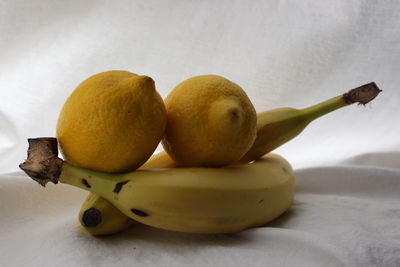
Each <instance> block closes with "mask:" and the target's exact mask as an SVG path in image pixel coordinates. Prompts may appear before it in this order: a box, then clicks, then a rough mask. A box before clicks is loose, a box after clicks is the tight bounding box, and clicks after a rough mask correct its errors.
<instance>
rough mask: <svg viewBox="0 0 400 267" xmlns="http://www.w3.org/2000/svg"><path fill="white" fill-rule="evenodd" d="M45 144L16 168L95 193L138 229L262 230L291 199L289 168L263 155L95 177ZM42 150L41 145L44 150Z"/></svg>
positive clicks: (36, 145)
mask: <svg viewBox="0 0 400 267" xmlns="http://www.w3.org/2000/svg"><path fill="white" fill-rule="evenodd" d="M48 141H49V140H48V139H29V143H30V148H29V150H28V159H27V161H26V162H25V163H23V164H21V166H20V167H21V168H22V169H23V170H25V172H26V173H27V174H28V175H30V176H31V177H32V178H33V179H34V180H36V181H37V182H39V183H40V184H42V185H45V184H46V183H47V182H48V181H52V182H54V183H57V182H58V181H60V182H61V183H65V184H70V185H73V186H76V187H79V188H81V189H84V190H88V191H91V192H95V193H96V194H98V195H100V196H102V197H103V198H105V199H107V200H108V201H109V202H110V203H111V204H113V205H114V206H115V207H117V208H118V209H119V210H120V211H121V212H123V213H124V214H125V215H126V216H128V217H130V218H132V219H135V220H137V221H139V222H141V223H144V224H147V225H150V226H153V227H157V228H161V229H167V230H173V231H180V232H190V233H231V232H237V231H241V230H244V229H246V228H249V227H255V226H259V225H262V224H265V223H267V222H269V221H271V220H273V219H274V218H276V217H278V216H279V215H280V214H282V213H283V212H284V211H285V210H287V209H288V208H289V207H290V205H291V203H292V201H293V195H294V177H293V170H292V168H291V166H290V164H289V163H288V162H287V161H286V160H285V159H284V158H282V157H280V156H278V155H273V154H268V155H266V156H264V157H263V158H261V159H259V160H257V161H255V162H253V163H250V164H244V165H235V166H233V165H231V166H228V167H224V168H170V169H151V170H138V171H134V172H130V173H125V174H109V173H101V172H95V171H91V170H87V169H83V168H79V167H76V166H73V165H71V164H69V163H67V162H63V161H62V160H61V159H59V158H57V156H56V154H55V153H54V152H55V150H56V149H55V148H54V147H53V148H51V147H50V146H49V144H50V143H51V142H53V144H57V143H56V141H50V143H49V142H48ZM43 144H44V145H43Z"/></svg>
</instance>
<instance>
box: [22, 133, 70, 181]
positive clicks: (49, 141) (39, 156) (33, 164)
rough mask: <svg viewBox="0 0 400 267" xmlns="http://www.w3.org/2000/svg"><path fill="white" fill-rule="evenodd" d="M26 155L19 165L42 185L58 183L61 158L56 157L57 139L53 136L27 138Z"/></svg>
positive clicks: (61, 163)
mask: <svg viewBox="0 0 400 267" xmlns="http://www.w3.org/2000/svg"><path fill="white" fill-rule="evenodd" d="M28 143H29V148H28V157H27V159H26V160H25V162H24V163H21V164H20V165H19V167H20V168H21V169H22V170H23V171H24V172H25V173H26V174H27V175H28V176H29V177H31V178H32V179H33V180H35V181H36V182H38V183H39V184H40V185H42V186H46V184H47V183H48V182H53V183H55V184H57V183H58V179H59V177H60V175H61V169H62V166H63V162H64V161H63V160H62V159H60V158H59V157H58V145H57V139H56V138H54V137H42V138H29V139H28Z"/></svg>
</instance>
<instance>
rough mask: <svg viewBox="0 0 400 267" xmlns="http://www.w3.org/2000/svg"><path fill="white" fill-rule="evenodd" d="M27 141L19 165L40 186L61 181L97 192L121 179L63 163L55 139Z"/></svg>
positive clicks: (114, 175) (105, 189) (99, 192)
mask: <svg viewBox="0 0 400 267" xmlns="http://www.w3.org/2000/svg"><path fill="white" fill-rule="evenodd" d="M28 143H29V148H28V158H27V160H26V161H25V162H24V163H22V164H20V166H19V167H20V168H21V169H22V170H23V171H25V173H26V174H28V176H30V177H31V178H32V179H33V180H35V181H36V182H38V183H39V184H41V185H42V186H45V185H46V184H47V183H48V182H53V183H55V184H57V183H58V182H61V183H65V184H70V185H73V186H76V187H79V188H81V189H84V190H87V191H91V192H95V193H98V194H100V195H101V194H102V193H105V192H106V191H107V190H109V188H113V186H115V185H116V184H118V182H120V180H121V179H122V178H121V177H122V176H121V175H120V174H111V173H101V172H96V171H92V170H87V169H82V168H78V167H75V166H73V165H71V164H68V163H67V162H64V161H63V160H62V159H60V158H59V157H58V149H57V139H56V138H52V137H44V138H34V139H28ZM103 191H104V192H103Z"/></svg>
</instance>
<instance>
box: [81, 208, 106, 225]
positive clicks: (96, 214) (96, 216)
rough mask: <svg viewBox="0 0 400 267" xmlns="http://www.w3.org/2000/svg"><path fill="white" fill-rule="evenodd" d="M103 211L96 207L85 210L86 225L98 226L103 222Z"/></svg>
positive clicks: (84, 221)
mask: <svg viewBox="0 0 400 267" xmlns="http://www.w3.org/2000/svg"><path fill="white" fill-rule="evenodd" d="M101 220H102V218H101V211H99V210H98V209H96V208H90V209H87V210H85V212H84V213H83V216H82V222H83V224H84V225H85V226H86V227H96V226H98V225H99V224H100V223H101Z"/></svg>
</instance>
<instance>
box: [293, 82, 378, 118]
mask: <svg viewBox="0 0 400 267" xmlns="http://www.w3.org/2000/svg"><path fill="white" fill-rule="evenodd" d="M380 92H382V90H380V89H379V88H378V86H377V85H376V84H375V83H374V82H372V83H368V84H364V85H362V86H360V87H357V88H354V89H352V90H350V91H349V92H347V93H345V94H343V95H340V96H337V97H334V98H331V99H328V100H326V101H323V102H321V103H319V104H316V105H313V106H311V107H307V108H303V109H301V110H300V112H301V113H302V115H303V117H304V118H305V120H306V121H307V122H308V123H309V122H311V121H313V120H315V119H317V118H319V117H321V116H323V115H326V114H328V113H330V112H332V111H334V110H337V109H339V108H342V107H345V106H348V105H351V104H353V103H359V104H362V105H365V104H367V103H368V102H370V101H371V100H372V99H374V98H375V97H376V96H377V95H378V94H379V93H380Z"/></svg>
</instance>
